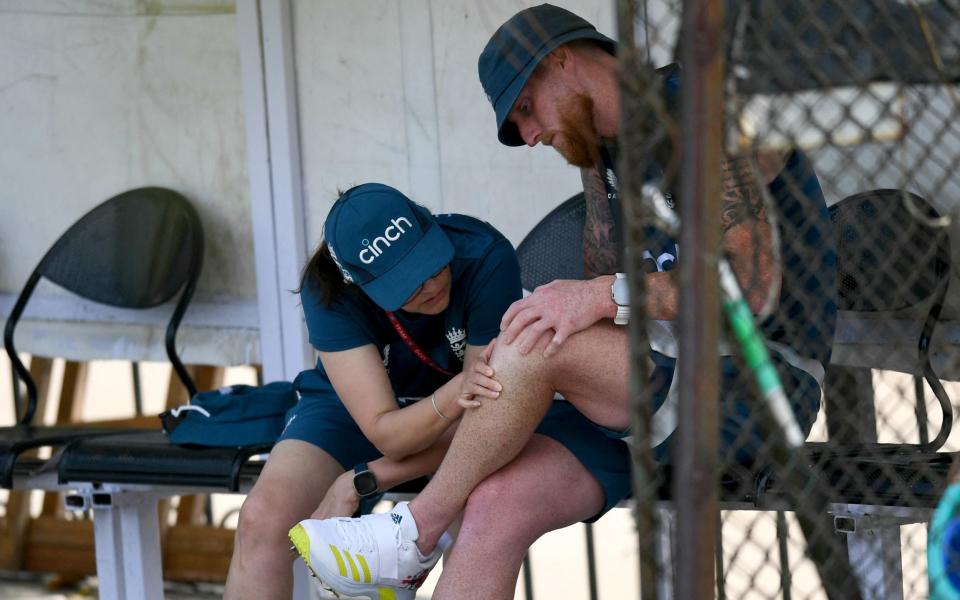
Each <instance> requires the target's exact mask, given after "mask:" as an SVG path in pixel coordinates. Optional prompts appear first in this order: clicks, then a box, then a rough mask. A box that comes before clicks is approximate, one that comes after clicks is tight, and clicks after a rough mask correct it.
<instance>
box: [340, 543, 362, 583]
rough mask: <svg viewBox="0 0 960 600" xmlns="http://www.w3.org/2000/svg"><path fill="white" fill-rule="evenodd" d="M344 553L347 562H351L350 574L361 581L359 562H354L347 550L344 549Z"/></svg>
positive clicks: (357, 580)
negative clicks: (358, 569)
mask: <svg viewBox="0 0 960 600" xmlns="http://www.w3.org/2000/svg"><path fill="white" fill-rule="evenodd" d="M343 555H344V556H346V557H347V562H348V563H350V574H351V575H352V576H353V580H354V581H356V582H357V583H360V573H359V571H357V563H355V562H353V557H352V556H350V553H349V552H347V551H346V550H344V551H343ZM358 556H359V555H358ZM344 577H346V576H344Z"/></svg>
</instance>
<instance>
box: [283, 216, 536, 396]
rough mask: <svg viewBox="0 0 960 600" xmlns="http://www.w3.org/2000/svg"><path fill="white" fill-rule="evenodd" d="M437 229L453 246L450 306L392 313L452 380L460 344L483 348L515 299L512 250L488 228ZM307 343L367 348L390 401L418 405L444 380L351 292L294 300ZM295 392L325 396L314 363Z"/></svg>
mask: <svg viewBox="0 0 960 600" xmlns="http://www.w3.org/2000/svg"><path fill="white" fill-rule="evenodd" d="M437 222H438V223H439V224H440V227H441V228H443V230H444V232H445V233H446V234H447V236H448V237H449V238H450V241H451V243H452V244H453V247H454V256H453V260H452V261H451V263H450V272H451V291H450V303H449V305H448V306H447V308H446V310H444V311H443V312H442V313H441V314H439V315H415V314H409V313H406V312H404V311H402V310H400V311H397V312H396V313H395V314H396V315H397V317H398V319H399V321H400V323H401V324H402V325H403V327H404V329H406V330H407V332H408V333H409V334H410V337H411V338H413V340H414V341H415V342H416V343H417V345H418V346H420V348H421V349H422V350H423V351H424V352H426V353H427V355H428V356H430V358H431V359H433V361H434V362H436V363H437V364H438V365H439V366H440V367H442V368H443V369H445V370H447V371H449V372H451V373H459V372H460V371H461V370H462V369H463V355H464V349H465V347H466V345H467V344H470V345H473V346H485V345H486V344H488V343H489V342H490V340H492V339H493V338H495V337H496V336H497V335H499V334H500V319H501V317H502V316H503V313H504V312H506V310H507V308H508V307H509V306H510V305H511V304H512V303H513V302H514V301H515V300H518V299H519V298H520V297H521V287H520V265H519V263H518V261H517V254H516V251H515V250H514V249H513V246H512V245H511V244H510V242H509V241H508V240H507V239H506V238H505V237H503V235H502V234H501V233H500V232H498V231H497V230H496V229H494V228H493V227H492V226H491V225H490V224H488V223H485V222H483V221H480V220H478V219H475V218H473V217H468V216H465V215H457V214H447V215H438V216H437ZM300 297H301V302H302V305H303V313H304V316H305V317H306V321H307V330H308V331H309V333H310V343H311V344H312V345H313V347H314V348H316V349H317V350H319V351H321V352H337V351H341V350H349V349H351V348H358V347H360V346H365V345H367V344H373V345H374V346H376V348H377V350H378V351H379V352H380V356H381V358H382V359H383V361H384V365H385V366H386V368H387V373H388V375H389V378H390V383H391V385H392V386H393V391H394V393H395V394H396V396H397V397H398V398H405V397H410V398H420V397H423V396H426V395H428V394H431V393H433V392H434V391H436V389H437V388H438V387H440V386H441V385H443V384H444V383H446V382H447V381H448V380H449V379H450V378H449V377H448V376H446V375H443V374H442V373H440V372H438V371H436V370H435V369H433V368H431V367H429V366H427V365H426V364H424V363H423V362H422V361H421V360H420V359H419V358H417V357H416V355H414V354H413V352H412V351H411V350H410V349H409V347H408V346H407V345H406V344H405V343H404V342H403V340H401V339H400V336H399V335H398V334H397V332H396V330H395V329H394V328H393V326H392V325H391V324H390V321H389V320H388V319H387V316H386V313H385V312H384V310H383V309H382V308H380V307H379V306H377V305H376V304H374V302H373V301H372V300H370V299H369V298H368V297H367V296H366V295H365V294H364V293H363V292H362V291H360V290H359V288H356V287H352V288H351V289H349V290H347V291H345V292H343V293H341V294H339V295H338V296H337V298H336V299H335V300H334V301H333V302H332V303H331V304H330V305H329V306H325V305H324V303H323V301H322V299H321V296H320V294H319V292H318V290H316V289H315V288H314V287H312V286H310V285H309V284H305V285H304V287H303V289H302V291H301V293H300ZM294 385H295V387H296V388H297V390H298V391H300V392H301V393H305V394H306V393H311V394H327V393H333V386H332V385H331V384H330V379H329V377H328V376H327V373H326V371H324V368H323V364H322V363H321V362H320V360H319V359H317V365H316V367H315V368H313V369H309V370H307V371H303V372H302V373H300V375H298V376H297V378H296V380H295V382H294Z"/></svg>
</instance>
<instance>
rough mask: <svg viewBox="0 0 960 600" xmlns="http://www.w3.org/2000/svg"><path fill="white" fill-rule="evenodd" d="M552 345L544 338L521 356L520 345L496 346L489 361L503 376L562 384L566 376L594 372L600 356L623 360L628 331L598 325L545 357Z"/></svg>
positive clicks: (572, 337) (579, 334)
mask: <svg viewBox="0 0 960 600" xmlns="http://www.w3.org/2000/svg"><path fill="white" fill-rule="evenodd" d="M549 342H550V336H544V337H542V338H541V339H540V340H539V341H538V342H537V345H536V346H534V348H533V350H531V351H530V352H528V353H527V354H521V353H520V344H519V343H517V342H516V341H514V343H512V344H509V345H507V344H499V343H498V344H497V345H496V346H495V347H494V350H493V356H492V357H491V359H490V366H492V367H493V369H494V371H496V373H497V378H498V379H499V378H500V377H501V376H503V377H533V378H537V379H538V380H541V381H546V382H548V383H551V384H555V383H559V382H560V381H563V379H564V378H565V377H574V378H579V377H581V376H582V375H583V374H584V372H585V371H586V372H588V373H592V369H593V365H594V364H595V362H596V359H597V357H599V356H609V357H610V358H620V359H621V360H622V359H623V356H624V355H625V354H624V353H625V352H626V349H627V343H628V340H627V335H626V329H625V328H623V327H616V326H613V325H610V324H607V323H597V324H595V325H592V326H590V327H588V328H587V329H585V330H583V331H580V332H578V333H575V334H574V335H572V336H570V338H569V339H567V340H566V341H565V342H564V343H563V344H561V345H560V347H559V349H558V350H557V352H556V353H555V354H554V355H552V356H550V357H549V358H545V357H544V356H543V351H544V350H545V349H546V347H547V345H548V344H549Z"/></svg>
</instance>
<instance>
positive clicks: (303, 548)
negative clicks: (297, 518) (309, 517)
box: [287, 523, 310, 567]
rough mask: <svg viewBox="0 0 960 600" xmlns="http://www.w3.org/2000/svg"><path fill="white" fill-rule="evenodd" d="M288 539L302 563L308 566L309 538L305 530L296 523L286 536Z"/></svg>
mask: <svg viewBox="0 0 960 600" xmlns="http://www.w3.org/2000/svg"><path fill="white" fill-rule="evenodd" d="M287 536H288V537H289V538H290V541H291V542H292V543H293V547H294V548H296V549H297V554H299V555H300V558H302V559H303V562H305V563H307V566H308V567H309V566H310V536H308V535H307V530H306V529H304V528H303V525H301V524H299V523H297V524H296V525H294V526H293V529H291V530H290V532H289V533H288V534H287Z"/></svg>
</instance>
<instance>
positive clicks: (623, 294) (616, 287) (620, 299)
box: [613, 277, 630, 306]
mask: <svg viewBox="0 0 960 600" xmlns="http://www.w3.org/2000/svg"><path fill="white" fill-rule="evenodd" d="M613 301H614V302H615V303H616V304H618V305H620V306H630V288H629V287H628V285H627V280H626V278H621V277H618V278H617V279H616V280H615V281H614V282H613Z"/></svg>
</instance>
